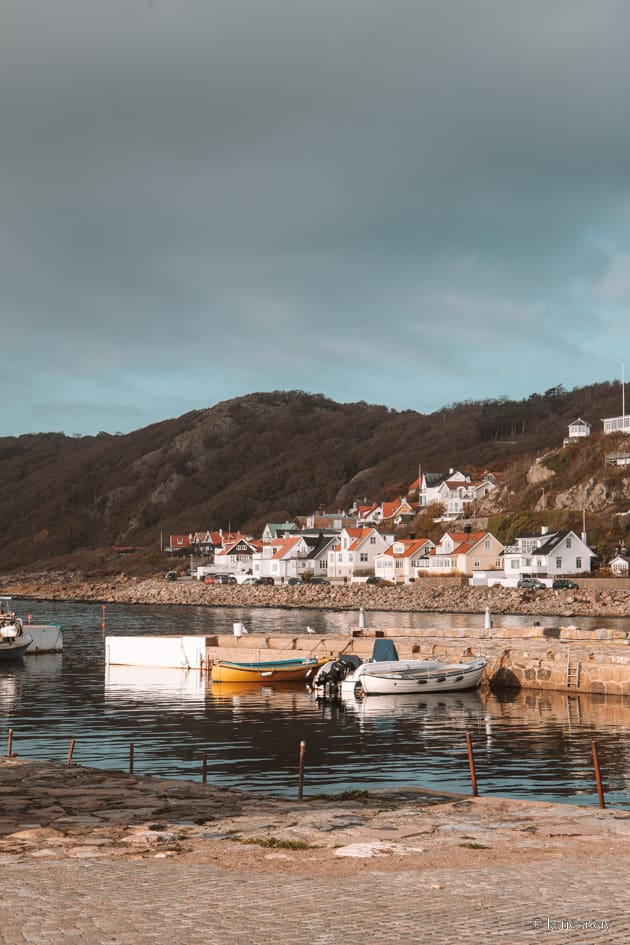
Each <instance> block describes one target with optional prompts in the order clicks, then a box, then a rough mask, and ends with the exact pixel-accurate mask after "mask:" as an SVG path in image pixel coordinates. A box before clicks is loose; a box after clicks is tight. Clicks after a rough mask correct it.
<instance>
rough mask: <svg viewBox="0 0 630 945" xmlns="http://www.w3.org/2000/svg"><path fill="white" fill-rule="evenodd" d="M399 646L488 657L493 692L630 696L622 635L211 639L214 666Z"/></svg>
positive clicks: (554, 631) (409, 655)
mask: <svg viewBox="0 0 630 945" xmlns="http://www.w3.org/2000/svg"><path fill="white" fill-rule="evenodd" d="M376 635H378V636H385V637H387V638H389V639H392V640H394V642H395V645H396V649H397V651H398V655H399V656H400V658H401V659H440V660H445V661H453V662H460V661H462V660H466V659H471V658H473V657H476V656H485V657H486V658H487V659H488V667H487V670H486V673H485V677H484V681H485V682H486V683H487V684H489V685H490V686H491V687H492V688H496V689H502V688H522V689H539V690H555V691H561V692H588V693H601V694H606V695H618V696H630V647H629V646H628V643H627V640H626V635H625V633H623V631H620V630H604V629H602V630H596V631H589V630H578V629H576V628H574V627H565V628H561V629H558V628H545V627H527V628H503V629H500V630H495V629H488V630H486V629H479V628H474V629H465V628H450V629H448V630H439V629H427V630H406V629H400V628H396V627H390V628H387V629H385V630H379V631H378V632H377V634H376V633H375V632H371V631H369V630H366V631H363V632H360V631H359V630H358V629H356V630H354V631H353V633H352V635H351V636H350V637H348V636H345V637H342V636H332V635H328V634H326V635H320V636H315V637H314V636H302V635H300V636H295V637H290V638H287V636H286V635H285V636H282V635H277V636H262V635H260V636H258V635H256V634H251V635H248V636H247V637H241V638H235V637H234V636H229V635H227V634H218V635H217V636H214V637H208V638H207V641H206V643H207V646H206V665H207V666H208V667H210V668H211V665H212V663H213V662H216V661H217V660H236V661H238V660H242V661H252V660H269V659H287V658H291V657H292V656H296V655H306V654H308V655H311V656H322V657H324V656H328V657H331V658H332V657H336V656H338V655H339V654H340V653H342V652H343V653H354V654H356V655H357V656H360V657H361V658H362V659H367V658H369V657H370V656H371V654H372V647H373V645H374V639H375V636H376Z"/></svg>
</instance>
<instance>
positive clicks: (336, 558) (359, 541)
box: [328, 528, 394, 580]
mask: <svg viewBox="0 0 630 945" xmlns="http://www.w3.org/2000/svg"><path fill="white" fill-rule="evenodd" d="M393 540H394V536H393V535H384V534H382V533H381V532H379V531H377V530H376V529H375V528H342V529H341V533H340V535H339V540H338V542H337V544H336V545H334V546H333V548H332V549H331V550H330V551H329V552H328V577H329V578H347V579H348V580H351V579H352V577H353V575H354V573H355V571H372V572H373V571H374V559H375V558H376V556H377V555H379V554H381V553H382V552H383V551H385V549H386V548H387V547H388V546H389V545H391V544H392V542H393Z"/></svg>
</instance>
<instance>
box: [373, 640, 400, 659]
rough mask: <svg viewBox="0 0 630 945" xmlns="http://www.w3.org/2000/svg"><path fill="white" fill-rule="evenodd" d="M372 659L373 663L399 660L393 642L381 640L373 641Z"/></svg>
mask: <svg viewBox="0 0 630 945" xmlns="http://www.w3.org/2000/svg"><path fill="white" fill-rule="evenodd" d="M372 659H373V660H374V662H375V663H388V662H390V661H392V660H397V659H399V657H398V652H397V650H396V645H395V643H394V641H393V640H385V639H382V638H379V639H378V640H375V641H374V646H373V648H372Z"/></svg>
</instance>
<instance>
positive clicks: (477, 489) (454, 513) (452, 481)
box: [409, 469, 496, 521]
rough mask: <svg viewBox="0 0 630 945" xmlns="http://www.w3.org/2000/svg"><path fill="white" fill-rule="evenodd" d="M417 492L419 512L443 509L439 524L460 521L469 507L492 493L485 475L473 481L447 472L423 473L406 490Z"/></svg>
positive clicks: (488, 475) (492, 480)
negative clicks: (433, 508)
mask: <svg viewBox="0 0 630 945" xmlns="http://www.w3.org/2000/svg"><path fill="white" fill-rule="evenodd" d="M416 489H417V490H418V501H419V505H420V508H426V506H428V505H433V504H439V505H442V506H443V507H444V513H443V515H442V521H444V520H453V519H457V518H462V517H463V516H464V515H465V514H467V512H468V511H469V509H470V508H471V506H474V504H475V503H476V502H479V501H480V500H481V499H483V498H485V496H487V495H488V493H489V492H491V491H492V490H493V489H496V482H495V477H494V475H493V474H492V473H490V472H486V473H484V474H483V475H482V476H481V477H480V478H478V479H475V480H473V479H472V478H471V476H468V475H466V474H465V473H462V472H459V471H458V470H455V469H450V470H449V471H448V473H423V474H422V475H421V476H420V477H419V478H418V479H416V481H415V482H412V483H411V486H410V487H409V490H410V493H413V492H414V491H415V490H416Z"/></svg>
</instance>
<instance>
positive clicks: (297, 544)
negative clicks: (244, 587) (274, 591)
mask: <svg viewBox="0 0 630 945" xmlns="http://www.w3.org/2000/svg"><path fill="white" fill-rule="evenodd" d="M310 550H311V549H310V545H309V544H308V542H307V541H306V539H304V538H302V536H301V535H298V536H294V537H292V538H277V539H276V540H275V541H269V542H265V543H264V544H263V546H262V548H261V550H260V551H258V552H256V553H255V554H253V555H252V575H253V577H272V578H273V579H274V583H276V584H284V583H285V582H286V581H288V579H289V578H290V577H301V576H302V574H303V573H304V571H306V570H308V555H309V552H310Z"/></svg>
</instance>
